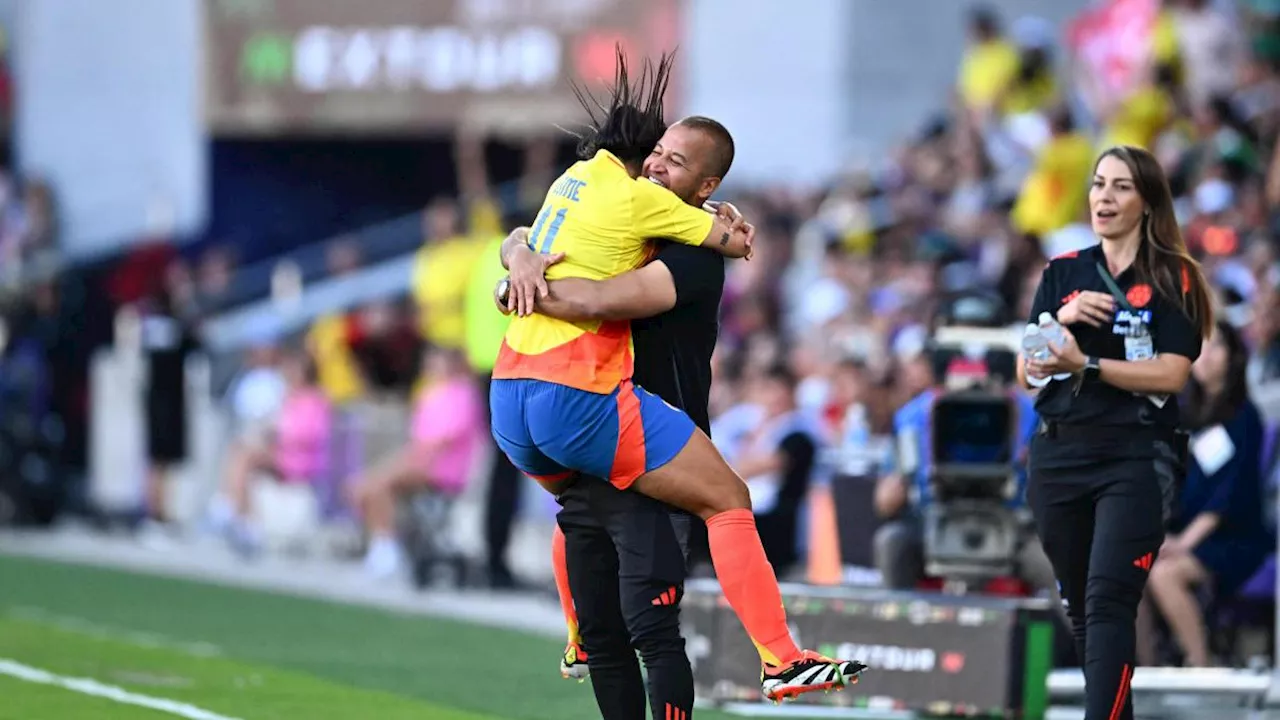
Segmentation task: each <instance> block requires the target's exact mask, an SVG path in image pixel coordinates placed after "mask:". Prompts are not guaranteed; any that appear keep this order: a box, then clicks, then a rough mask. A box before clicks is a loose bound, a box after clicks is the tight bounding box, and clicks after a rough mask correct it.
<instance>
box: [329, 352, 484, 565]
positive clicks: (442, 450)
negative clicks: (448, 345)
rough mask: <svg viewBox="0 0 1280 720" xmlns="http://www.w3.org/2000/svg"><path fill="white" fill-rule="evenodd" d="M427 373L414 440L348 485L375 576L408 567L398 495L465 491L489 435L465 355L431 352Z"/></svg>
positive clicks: (425, 366) (416, 411)
mask: <svg viewBox="0 0 1280 720" xmlns="http://www.w3.org/2000/svg"><path fill="white" fill-rule="evenodd" d="M423 372H424V374H425V376H426V384H425V386H424V389H423V391H422V394H421V395H420V396H419V398H418V400H417V403H416V405H415V407H414V412H413V422H412V427H411V429H410V438H409V442H408V443H407V444H406V445H405V446H404V447H403V448H401V449H400V450H398V451H396V452H394V453H392V454H391V455H390V456H389V457H387V458H386V459H384V460H383V461H381V462H379V463H378V464H376V465H374V466H373V467H372V468H369V469H368V470H367V471H366V472H365V473H364V474H363V475H361V476H360V477H358V478H356V479H354V480H353V481H352V482H351V483H350V484H349V485H348V487H350V488H351V496H352V504H353V505H354V506H355V507H356V509H357V511H358V512H359V513H360V516H361V518H362V519H363V520H364V523H365V527H366V529H367V530H368V532H369V552H368V554H367V556H366V557H365V567H366V569H367V570H368V571H369V572H370V573H371V574H373V575H375V576H386V575H390V574H393V573H394V572H396V570H397V569H398V568H399V567H400V566H401V563H402V559H403V550H402V549H401V547H400V545H399V543H398V542H397V541H396V537H395V501H396V497H397V496H398V495H401V494H403V493H406V492H412V491H414V490H418V489H422V488H431V489H434V490H436V491H438V492H442V493H448V494H457V493H459V492H461V491H462V488H463V486H464V485H465V484H466V482H467V479H468V477H469V476H470V474H471V468H472V464H473V461H474V459H475V455H476V453H477V451H478V450H479V448H480V447H481V445H480V442H481V440H482V439H483V437H484V433H485V432H486V428H485V426H484V418H485V414H484V408H483V406H482V405H481V402H482V400H481V398H480V394H479V392H478V391H477V389H476V387H475V385H474V383H473V382H472V380H471V375H470V372H469V371H468V369H467V364H466V361H465V359H464V358H463V357H462V354H461V353H460V352H458V351H456V350H451V349H439V348H437V349H432V350H430V351H428V352H427V354H426V356H425V358H424V362H423Z"/></svg>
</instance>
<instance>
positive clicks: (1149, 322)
mask: <svg viewBox="0 0 1280 720" xmlns="http://www.w3.org/2000/svg"><path fill="white" fill-rule="evenodd" d="M1089 207H1090V214H1091V217H1092V220H1093V230H1094V233H1095V234H1096V235H1097V236H1098V237H1099V239H1100V241H1101V242H1100V244H1099V245H1098V246H1095V247H1093V248H1090V249H1088V250H1082V251H1080V252H1079V253H1069V254H1067V255H1064V256H1061V257H1058V258H1055V259H1054V260H1053V261H1052V262H1050V263H1049V265H1048V267H1046V268H1045V271H1044V276H1043V277H1042V278H1041V280H1040V288H1039V289H1038V290H1037V292H1036V298H1035V302H1034V306H1033V308H1032V312H1031V315H1032V317H1031V320H1032V321H1033V322H1034V321H1035V320H1036V318H1037V317H1039V315H1040V313H1042V312H1049V313H1055V314H1056V316H1057V318H1058V321H1059V322H1060V323H1061V324H1062V325H1063V326H1065V327H1066V328H1067V329H1068V332H1067V337H1066V340H1065V342H1064V343H1063V345H1062V347H1052V348H1051V351H1052V356H1051V357H1049V358H1048V359H1047V360H1045V361H1043V362H1035V361H1026V362H1025V366H1024V367H1023V368H1022V369H1020V373H1021V374H1022V378H1021V379H1022V380H1024V381H1025V380H1026V377H1027V376H1030V377H1035V378H1044V377H1048V376H1050V375H1054V374H1057V373H1071V374H1072V377H1071V378H1069V379H1066V380H1061V381H1055V382H1051V383H1049V385H1048V386H1047V387H1045V388H1044V389H1043V390H1041V391H1040V395H1039V397H1038V398H1037V399H1036V412H1037V413H1038V414H1039V416H1040V418H1041V423H1040V428H1039V431H1038V432H1037V433H1036V436H1035V438H1034V439H1033V440H1032V443H1031V457H1030V470H1031V476H1030V483H1029V485H1028V489H1027V501H1028V504H1029V505H1030V506H1031V510H1032V512H1033V514H1034V515H1035V519H1036V525H1037V529H1038V531H1039V533H1040V538H1041V540H1042V541H1043V543H1044V549H1045V553H1046V554H1047V555H1048V556H1049V560H1050V561H1051V562H1052V563H1053V568H1054V573H1055V574H1056V575H1057V577H1058V582H1059V584H1060V585H1061V587H1062V597H1063V599H1064V600H1065V601H1066V603H1067V611H1068V614H1069V615H1070V617H1071V622H1072V631H1073V634H1074V637H1075V644H1076V651H1077V653H1078V654H1079V656H1080V660H1081V663H1082V664H1083V665H1084V676H1085V705H1086V710H1085V720H1132V718H1133V704H1132V701H1131V699H1130V698H1129V683H1130V680H1132V677H1133V666H1134V656H1135V622H1136V617H1137V609H1138V603H1139V601H1140V600H1141V599H1142V593H1143V588H1144V586H1145V585H1146V582H1147V573H1148V572H1149V571H1150V569H1151V564H1152V563H1153V562H1154V560H1155V556H1156V555H1157V553H1158V552H1159V550H1160V545H1161V543H1162V542H1163V541H1164V536H1165V523H1166V522H1167V521H1168V519H1169V517H1170V514H1171V512H1172V509H1173V507H1175V505H1174V503H1175V501H1176V500H1177V493H1178V486H1179V484H1180V479H1181V474H1182V467H1181V466H1182V459H1183V456H1184V455H1185V447H1186V446H1185V442H1184V441H1183V438H1184V436H1183V435H1182V434H1181V433H1180V432H1179V430H1178V423H1179V418H1178V402H1177V398H1176V395H1177V394H1178V393H1179V392H1181V391H1182V388H1183V386H1184V385H1185V384H1186V382H1187V378H1188V375H1189V374H1190V371H1191V363H1192V362H1193V361H1194V360H1195V359H1196V357H1197V356H1198V355H1199V354H1200V344H1201V340H1202V338H1204V337H1206V336H1208V335H1209V334H1210V330H1211V328H1212V323H1213V317H1212V310H1211V307H1210V301H1209V295H1208V291H1207V285H1206V282H1205V280H1204V276H1203V275H1202V274H1201V272H1200V268H1199V265H1198V264H1197V263H1196V262H1195V261H1194V260H1193V259H1192V258H1191V256H1190V255H1189V254H1188V253H1187V249H1186V245H1185V244H1184V243H1183V240H1182V236H1181V234H1180V232H1179V230H1178V222H1177V220H1176V218H1175V217H1174V214H1173V200H1172V198H1171V196H1170V193H1169V185H1168V182H1167V181H1166V180H1165V177H1164V173H1163V171H1162V170H1161V169H1160V165H1159V164H1158V163H1157V162H1156V160H1155V158H1153V157H1152V156H1151V154H1150V153H1148V152H1146V151H1144V150H1140V149H1138V148H1133V147H1115V148H1111V149H1110V150H1107V151H1106V152H1104V153H1103V154H1102V156H1101V157H1100V158H1099V159H1098V162H1097V165H1096V166H1095V168H1094V177H1093V186H1092V188H1091V189H1090V191H1089ZM1020 365H1022V364H1021V363H1020Z"/></svg>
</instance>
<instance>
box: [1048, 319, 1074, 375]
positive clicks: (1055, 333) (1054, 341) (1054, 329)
mask: <svg viewBox="0 0 1280 720" xmlns="http://www.w3.org/2000/svg"><path fill="white" fill-rule="evenodd" d="M1040 334H1041V335H1043V336H1044V339H1045V340H1046V341H1047V342H1048V343H1049V344H1050V345H1054V346H1056V347H1062V346H1063V345H1065V344H1066V342H1067V333H1066V331H1064V330H1063V329H1062V326H1061V325H1059V324H1058V320H1057V319H1056V318H1054V317H1053V316H1052V315H1050V314H1049V313H1047V312H1042V313H1040ZM1069 377H1071V373H1058V374H1057V375H1054V376H1053V379H1054V380H1066V379H1067V378H1069Z"/></svg>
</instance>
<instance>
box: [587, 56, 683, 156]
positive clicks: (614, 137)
mask: <svg viewBox="0 0 1280 720" xmlns="http://www.w3.org/2000/svg"><path fill="white" fill-rule="evenodd" d="M615 51H616V53H617V69H616V70H615V71H614V78H613V84H612V85H611V86H610V87H609V103H608V104H607V105H605V104H601V102H600V101H599V100H597V99H596V98H595V96H594V95H592V94H591V92H590V91H588V90H587V89H586V88H584V87H583V86H581V85H579V84H578V83H576V82H575V83H573V94H574V95H575V96H577V98H578V102H579V103H581V104H582V107H583V109H584V110H586V111H587V116H588V117H589V118H590V122H589V123H588V125H587V127H586V129H585V130H584V131H583V132H582V133H581V134H579V133H574V134H575V135H577V136H578V157H579V158H581V159H583V160H588V159H590V158H591V157H593V156H594V155H595V154H596V152H597V151H600V150H608V151H609V152H611V153H613V154H614V155H615V156H616V157H617V158H618V159H619V160H621V161H622V162H623V163H626V164H628V165H636V164H639V163H642V162H644V159H645V158H646V157H648V156H649V153H652V152H653V147H654V146H655V145H657V144H658V141H659V140H661V139H662V134H663V133H664V132H666V131H667V123H666V120H665V119H664V113H663V107H662V100H663V96H664V95H665V94H666V92H667V83H668V82H669V81H670V79H671V66H672V62H673V60H674V58H675V54H674V53H669V54H663V55H662V56H661V57H660V58H659V59H658V64H657V65H656V66H655V65H654V64H653V63H652V62H651V61H649V60H647V59H646V60H645V61H644V65H643V66H642V67H641V69H640V78H639V79H638V80H634V81H633V80H632V78H631V76H630V73H629V71H628V68H627V58H626V55H625V54H624V53H623V52H622V46H621V45H618V46H616V48H615Z"/></svg>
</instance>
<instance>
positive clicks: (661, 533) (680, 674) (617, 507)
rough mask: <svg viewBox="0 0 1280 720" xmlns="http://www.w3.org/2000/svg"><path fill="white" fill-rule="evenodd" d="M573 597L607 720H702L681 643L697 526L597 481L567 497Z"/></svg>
mask: <svg viewBox="0 0 1280 720" xmlns="http://www.w3.org/2000/svg"><path fill="white" fill-rule="evenodd" d="M559 500H560V503H561V505H562V506H563V509H562V510H561V511H560V514H559V515H558V516H557V518H556V519H557V521H558V523H559V525H560V529H561V531H563V532H564V539H565V558H566V565H567V566H568V570H569V588H570V590H571V592H572V593H573V601H574V605H575V607H576V609H577V613H578V627H579V630H580V631H581V634H582V645H583V650H585V651H586V653H587V666H588V667H589V668H591V685H592V689H593V691H594V692H595V696H596V704H597V705H598V706H599V708H600V716H601V718H602V719H603V720H644V718H645V697H646V692H645V686H644V681H643V680H642V678H641V675H640V667H639V664H638V663H637V662H636V653H637V652H639V653H640V657H641V658H642V659H643V660H644V665H645V670H646V671H647V672H646V674H647V676H648V680H649V686H648V692H647V695H648V704H649V706H650V707H651V709H652V712H653V717H654V718H659V719H661V720H687V719H688V718H689V717H691V716H692V714H693V670H692V668H691V667H690V665H689V658H688V656H687V655H686V654H685V649H684V638H683V637H682V636H681V635H680V599H681V598H682V597H683V595H684V581H685V576H686V562H687V558H688V555H687V553H688V536H689V530H690V527H691V523H692V521H693V518H692V516H689V515H687V514H684V513H680V512H678V511H673V510H672V509H671V508H669V507H668V506H666V505H664V504H662V503H660V502H658V501H656V500H653V499H652V498H649V497H646V496H644V495H641V494H640V493H635V492H624V491H621V490H618V489H616V488H614V487H613V486H612V485H610V484H609V483H608V482H605V481H604V480H600V479H597V478H580V479H578V480H577V481H576V482H575V483H574V484H573V485H572V486H571V487H570V488H569V489H568V490H566V491H565V492H564V493H562V494H561V495H560V498H559Z"/></svg>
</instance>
